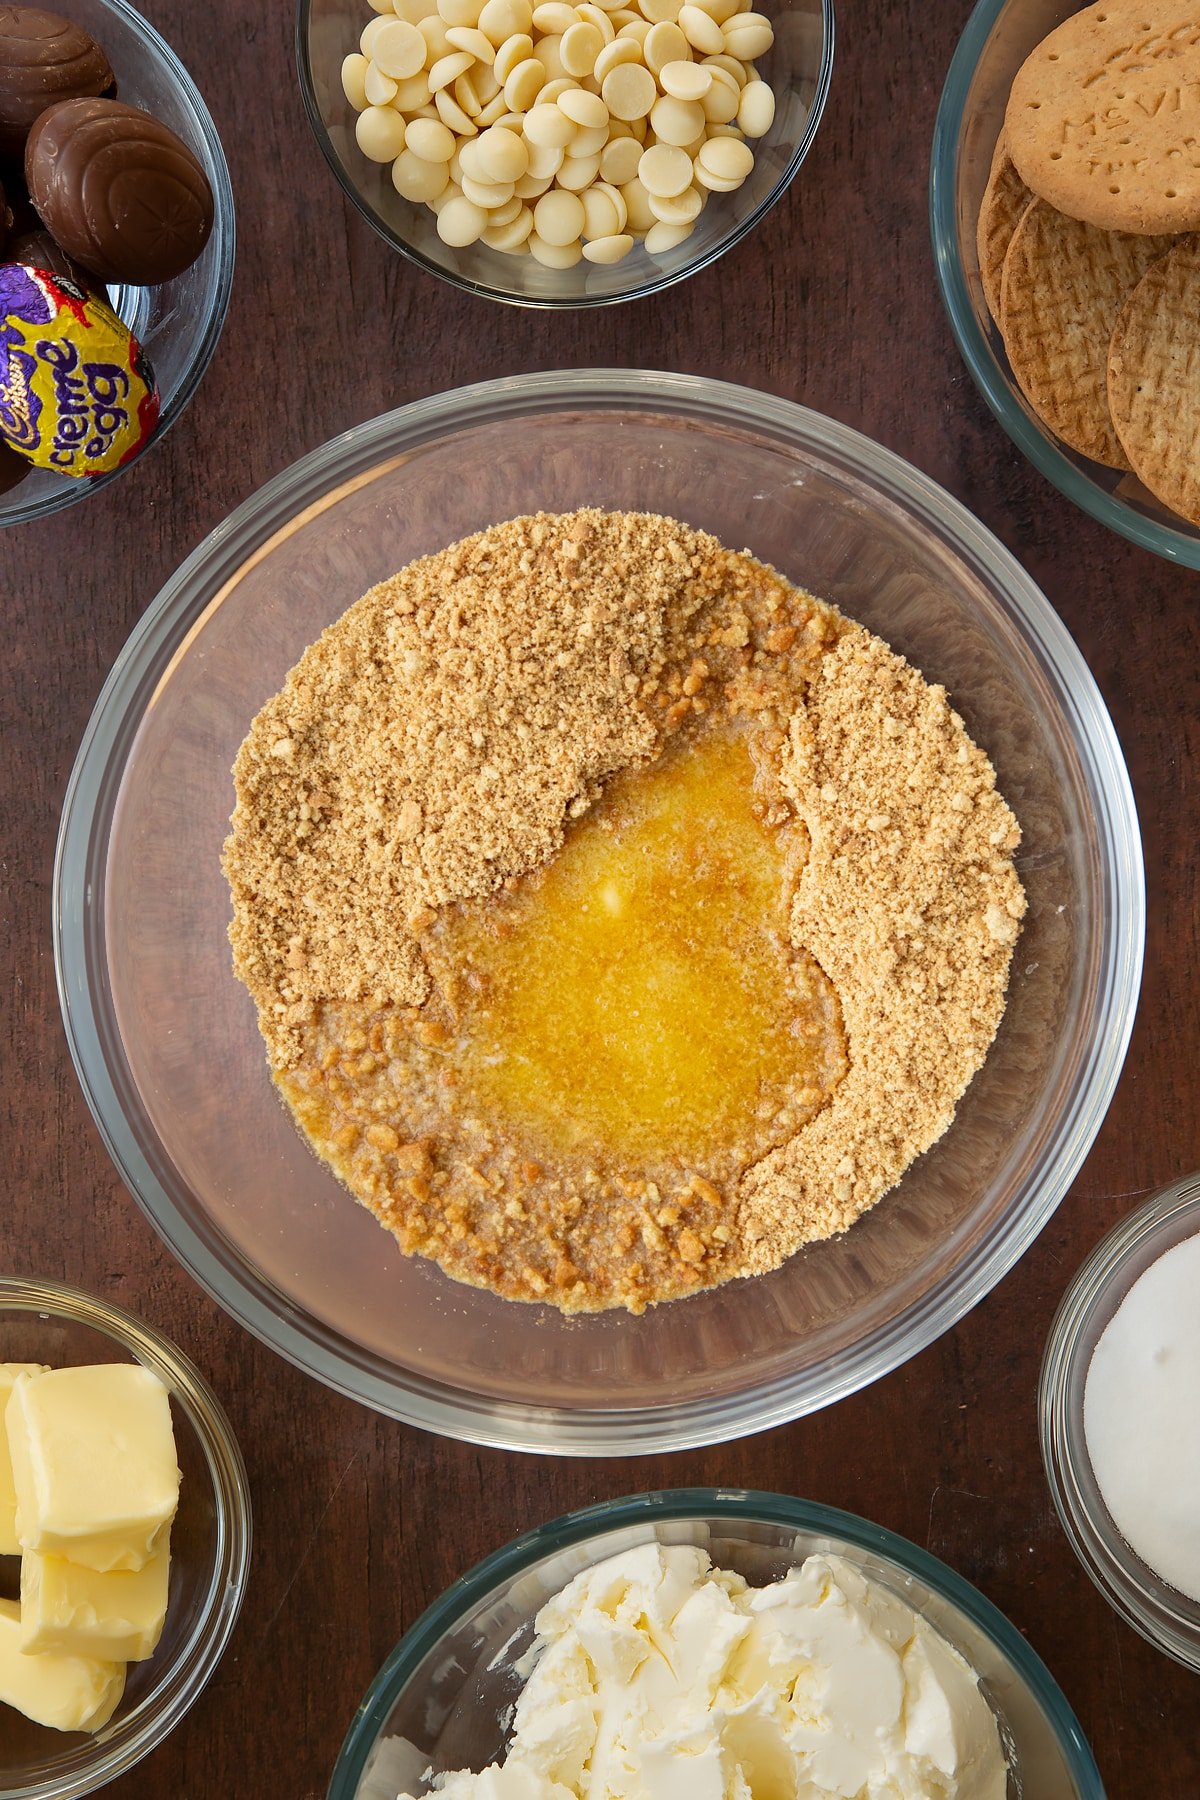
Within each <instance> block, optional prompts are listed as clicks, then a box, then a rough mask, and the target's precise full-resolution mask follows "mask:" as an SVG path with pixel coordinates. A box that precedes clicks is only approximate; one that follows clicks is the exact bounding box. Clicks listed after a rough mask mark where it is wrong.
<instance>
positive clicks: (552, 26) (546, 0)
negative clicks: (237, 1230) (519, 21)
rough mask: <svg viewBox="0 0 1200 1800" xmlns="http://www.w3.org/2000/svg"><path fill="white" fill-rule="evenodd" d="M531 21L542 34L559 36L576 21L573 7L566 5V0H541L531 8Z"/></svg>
mask: <svg viewBox="0 0 1200 1800" xmlns="http://www.w3.org/2000/svg"><path fill="white" fill-rule="evenodd" d="M533 22H534V24H535V25H536V27H537V29H538V30H539V31H540V32H542V33H543V35H544V36H546V37H561V36H562V35H563V32H564V31H570V29H571V27H572V25H574V24H576V23H577V22H578V21H577V18H576V13H575V8H574V7H573V6H568V5H567V4H566V0H542V4H541V5H540V6H535V7H534V9H533Z"/></svg>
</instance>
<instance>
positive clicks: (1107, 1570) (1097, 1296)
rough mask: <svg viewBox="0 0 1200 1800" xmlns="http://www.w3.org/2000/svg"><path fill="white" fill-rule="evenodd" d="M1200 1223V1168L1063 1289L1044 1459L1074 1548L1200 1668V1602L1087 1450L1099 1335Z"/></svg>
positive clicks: (1129, 1221)
mask: <svg viewBox="0 0 1200 1800" xmlns="http://www.w3.org/2000/svg"><path fill="white" fill-rule="evenodd" d="M1198 1232H1200V1174H1196V1175H1189V1176H1187V1177H1186V1178H1185V1179H1184V1180H1182V1181H1177V1182H1175V1183H1174V1185H1173V1186H1171V1187H1168V1188H1164V1189H1163V1190H1162V1192H1161V1193H1158V1194H1155V1195H1154V1196H1153V1198H1152V1199H1150V1200H1147V1202H1146V1203H1145V1205H1144V1206H1139V1207H1138V1208H1137V1209H1136V1211H1134V1212H1132V1213H1130V1215H1129V1217H1128V1218H1126V1219H1122V1220H1121V1222H1120V1224H1119V1225H1117V1226H1116V1227H1115V1229H1114V1230H1112V1231H1110V1232H1109V1234H1108V1236H1107V1237H1106V1238H1104V1239H1103V1241H1102V1242H1101V1243H1099V1244H1098V1245H1097V1246H1096V1248H1095V1250H1093V1251H1092V1254H1091V1255H1090V1256H1089V1257H1088V1259H1087V1261H1086V1262H1085V1263H1084V1265H1083V1267H1082V1268H1081V1269H1080V1271H1079V1273H1078V1274H1077V1275H1076V1277H1075V1279H1074V1281H1073V1282H1072V1283H1071V1286H1070V1287H1069V1288H1068V1290H1067V1292H1066V1294H1065V1295H1064V1296H1063V1300H1062V1304H1061V1305H1060V1307H1059V1309H1058V1312H1057V1313H1056V1315H1055V1318H1054V1323H1053V1325H1052V1326H1051V1327H1050V1336H1049V1338H1048V1339H1047V1342H1046V1352H1045V1357H1044V1359H1043V1362H1042V1376H1041V1382H1040V1385H1039V1388H1038V1418H1039V1422H1040V1430H1041V1439H1042V1461H1043V1462H1044V1463H1045V1465H1046V1477H1047V1479H1048V1481H1049V1483H1050V1491H1051V1493H1052V1494H1053V1496H1054V1504H1055V1506H1056V1507H1057V1508H1058V1516H1059V1518H1060V1519H1061V1520H1062V1524H1063V1530H1064V1531H1065V1532H1066V1534H1067V1536H1068V1538H1069V1539H1070V1541H1071V1546H1072V1548H1073V1549H1074V1551H1075V1554H1076V1555H1077V1556H1078V1558H1079V1560H1080V1562H1081V1563H1082V1564H1083V1566H1084V1568H1085V1569H1086V1570H1087V1572H1088V1574H1089V1575H1090V1576H1091V1578H1092V1580H1093V1581H1094V1582H1095V1584H1096V1586H1097V1587H1098V1588H1099V1590H1100V1592H1101V1593H1102V1594H1103V1595H1104V1598H1105V1599H1106V1600H1107V1601H1108V1603H1109V1605H1110V1606H1111V1607H1113V1608H1114V1609H1115V1610H1116V1611H1117V1612H1118V1613H1119V1614H1120V1615H1121V1617H1122V1618H1123V1619H1124V1620H1125V1621H1126V1623H1127V1624H1129V1625H1132V1626H1133V1628H1134V1630H1135V1631H1139V1632H1140V1633H1141V1635H1142V1636H1143V1637H1144V1638H1146V1639H1148V1640H1149V1642H1150V1643H1152V1644H1154V1645H1155V1646H1156V1648H1157V1649H1159V1650H1165V1651H1166V1653H1167V1655H1168V1656H1173V1657H1174V1658H1175V1660H1176V1662H1181V1663H1183V1664H1185V1665H1186V1667H1188V1668H1189V1669H1200V1602H1197V1601H1195V1600H1191V1599H1189V1598H1188V1596H1187V1595H1186V1594H1181V1593H1180V1592H1179V1591H1178V1589H1177V1588H1173V1587H1170V1586H1168V1584H1167V1583H1166V1582H1165V1581H1163V1580H1162V1578H1161V1576H1159V1575H1158V1574H1156V1572H1155V1571H1154V1570H1153V1569H1152V1568H1150V1566H1149V1564H1147V1563H1144V1562H1143V1561H1142V1559H1141V1557H1140V1556H1138V1554H1137V1552H1136V1551H1134V1550H1132V1549H1131V1548H1130V1546H1129V1545H1128V1544H1127V1543H1126V1541H1125V1539H1124V1538H1123V1537H1122V1536H1121V1533H1120V1531H1119V1530H1118V1529H1117V1527H1116V1525H1115V1524H1114V1522H1113V1519H1112V1517H1111V1515H1110V1513H1109V1511H1108V1508H1107V1506H1106V1505H1105V1503H1104V1497H1103V1495H1102V1494H1101V1492H1100V1488H1099V1486H1098V1484H1097V1481H1096V1477H1095V1474H1094V1473H1093V1471H1092V1465H1091V1461H1090V1459H1089V1457H1088V1450H1087V1442H1086V1439H1085V1436H1084V1429H1083V1394H1084V1387H1085V1385H1086V1382H1087V1373H1088V1367H1089V1365H1090V1363H1091V1360H1092V1355H1093V1353H1094V1351H1095V1348H1096V1345H1097V1344H1098V1343H1099V1341H1100V1338H1101V1337H1102V1336H1103V1334H1104V1332H1105V1331H1106V1330H1107V1328H1108V1325H1109V1323H1110V1321H1111V1320H1112V1318H1113V1316H1114V1314H1115V1313H1116V1311H1117V1308H1118V1307H1119V1306H1120V1305H1121V1303H1122V1301H1123V1300H1124V1299H1125V1296H1126V1295H1127V1294H1128V1292H1129V1290H1130V1288H1131V1287H1132V1286H1133V1285H1134V1283H1135V1282H1136V1281H1138V1280H1140V1278H1141V1277H1142V1276H1143V1275H1144V1274H1145V1273H1146V1270H1147V1269H1149V1268H1150V1266H1151V1265H1152V1264H1153V1263H1155V1262H1157V1261H1158V1259H1159V1257H1160V1256H1162V1255H1164V1254H1165V1253H1166V1251H1168V1250H1171V1249H1173V1248H1174V1247H1175V1245H1176V1244H1181V1243H1183V1242H1185V1241H1186V1240H1187V1239H1188V1238H1193V1237H1195V1236H1196V1235H1197V1233H1198ZM1191 1429H1193V1430H1194V1429H1195V1422H1194V1421H1193V1422H1192V1425H1191Z"/></svg>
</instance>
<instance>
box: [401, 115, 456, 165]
mask: <svg viewBox="0 0 1200 1800" xmlns="http://www.w3.org/2000/svg"><path fill="white" fill-rule="evenodd" d="M404 148H405V149H406V150H411V151H412V153H413V155H414V156H419V157H421V158H423V160H424V161H425V162H431V163H448V162H449V161H450V158H451V157H452V156H453V155H454V149H455V139H454V133H453V132H452V131H451V130H450V127H449V126H448V125H443V124H442V122H441V120H440V119H411V120H410V121H409V124H408V129H407V130H406V132H405V134H404Z"/></svg>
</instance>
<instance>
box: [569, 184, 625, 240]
mask: <svg viewBox="0 0 1200 1800" xmlns="http://www.w3.org/2000/svg"><path fill="white" fill-rule="evenodd" d="M579 198H580V199H581V200H582V202H583V235H584V237H586V238H604V237H615V236H616V235H617V234H618V233H619V231H620V229H621V227H622V225H623V224H624V223H625V221H624V219H623V218H622V216H621V213H620V210H619V208H618V207H617V206H616V204H615V202H614V201H613V199H612V197H611V195H610V194H607V193H605V192H604V190H603V188H602V187H601V186H600V185H599V183H597V184H595V185H594V186H592V187H590V188H588V189H587V191H586V192H585V193H582V194H580V196H579Z"/></svg>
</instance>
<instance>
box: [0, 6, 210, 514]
mask: <svg viewBox="0 0 1200 1800" xmlns="http://www.w3.org/2000/svg"><path fill="white" fill-rule="evenodd" d="M100 4H102V5H104V6H106V7H107V8H108V10H109V11H110V12H113V13H115V14H117V16H118V17H119V18H121V19H123V20H124V21H125V23H126V24H127V25H128V26H129V28H130V30H131V31H132V32H134V34H135V35H136V36H138V37H140V38H141V39H142V41H143V43H144V44H145V45H146V46H147V47H148V48H149V49H150V50H151V51H153V53H154V54H155V55H156V56H158V57H159V58H160V59H161V61H162V62H163V63H164V64H165V65H166V68H167V72H168V73H169V75H170V76H171V79H172V80H173V81H174V82H175V84H176V85H177V86H178V88H179V89H180V91H181V93H182V95H183V97H184V99H185V100H186V102H187V104H188V107H189V109H190V110H191V112H192V113H193V114H194V116H195V120H196V124H197V126H198V128H199V132H200V136H201V137H202V139H203V140H204V144H205V148H206V150H207V152H208V156H209V160H210V162H211V165H212V166H211V168H210V169H208V170H206V173H207V174H208V175H209V176H210V177H211V178H212V179H211V186H212V190H213V229H212V237H211V240H210V241H211V242H212V243H213V247H214V254H215V258H216V265H217V266H216V303H215V305H214V306H213V307H212V309H211V310H210V312H209V314H208V317H207V319H206V320H205V324H204V330H203V332H202V333H201V335H200V337H199V338H198V339H197V341H196V344H195V345H194V347H193V349H192V353H191V355H190V357H189V358H188V363H187V367H186V368H185V370H184V373H183V379H182V380H181V382H180V384H179V386H178V387H177V388H176V390H175V392H174V393H173V394H172V395H171V398H170V400H169V402H168V403H167V405H166V406H165V407H164V409H163V411H162V413H160V415H159V419H158V423H157V424H156V426H155V428H154V430H153V432H152V433H151V435H150V437H149V438H148V439H147V441H146V443H145V444H144V446H143V447H142V449H141V450H140V451H139V452H138V454H137V455H136V456H135V457H133V458H132V459H131V460H130V461H129V462H123V463H120V464H118V466H117V467H116V468H115V469H109V470H108V471H107V473H105V474H103V475H96V476H88V477H85V478H70V477H67V478H66V485H65V486H63V487H61V488H56V489H55V490H54V491H53V492H51V493H49V494H44V495H43V496H42V497H41V499H39V500H33V501H29V502H27V503H26V504H25V505H24V506H14V507H12V508H11V510H8V511H2V510H0V528H2V527H5V526H9V525H24V524H28V523H29V522H30V521H31V520H33V519H46V518H49V517H50V516H51V515H52V514H53V513H57V512H62V511H64V509H65V508H66V507H68V506H74V505H75V504H76V503H77V502H78V501H80V500H86V499H87V498H88V497H89V495H91V494H95V493H98V492H99V490H100V489H101V488H104V487H107V486H108V484H109V483H110V482H111V481H115V480H116V479H117V478H118V476H120V475H123V474H124V473H125V471H126V470H127V469H131V468H132V467H133V465H134V463H138V462H141V461H142V458H143V457H144V456H147V455H148V454H149V453H150V452H151V451H152V450H153V449H154V448H155V446H156V445H158V444H160V443H161V442H162V440H163V439H164V438H165V437H166V435H167V433H168V431H170V429H171V427H172V426H173V425H174V424H176V422H177V421H178V420H179V419H180V418H181V417H182V415H183V414H184V413H185V412H186V411H187V408H188V406H189V404H190V403H191V400H192V397H193V395H194V394H195V392H196V389H197V388H198V387H199V385H200V383H201V381H202V380H203V379H204V375H205V372H206V370H207V369H208V365H209V363H210V362H211V361H212V358H213V353H214V351H215V350H216V347H217V344H218V342H219V340H220V336H221V333H222V331H223V330H224V328H225V318H226V315H227V314H228V311H229V301H230V297H231V295H232V292H233V272H234V266H235V263H236V261H237V210H236V207H235V205H234V198H233V183H232V181H231V179H230V175H229V165H228V163H227V162H226V160H225V151H224V149H223V148H222V145H221V139H220V135H219V133H218V131H217V127H216V124H215V123H214V121H213V117H212V114H211V113H210V112H209V110H208V107H207V106H206V105H205V102H204V97H203V95H202V94H201V92H200V89H199V88H198V87H197V86H196V83H195V82H194V81H193V79H192V77H191V76H190V75H189V74H188V71H187V70H186V69H185V68H184V66H183V63H182V62H181V61H180V60H179V58H178V56H176V54H175V52H174V50H172V48H171V46H170V44H168V43H167V41H166V39H165V38H164V37H161V36H160V35H159V33H158V32H157V31H156V30H155V28H154V26H153V25H152V24H151V23H150V21H149V19H146V18H144V17H143V16H142V14H141V13H140V12H138V11H137V10H136V8H135V7H133V6H131V5H130V4H129V0H100ZM13 491H14V493H17V494H19V493H20V486H19V485H18V487H17V488H16V489H14V490H13Z"/></svg>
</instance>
